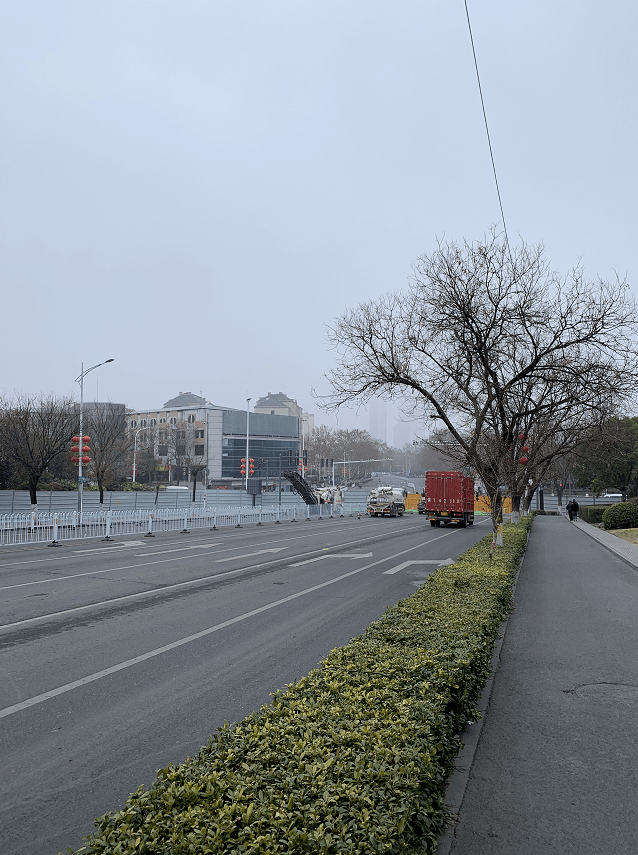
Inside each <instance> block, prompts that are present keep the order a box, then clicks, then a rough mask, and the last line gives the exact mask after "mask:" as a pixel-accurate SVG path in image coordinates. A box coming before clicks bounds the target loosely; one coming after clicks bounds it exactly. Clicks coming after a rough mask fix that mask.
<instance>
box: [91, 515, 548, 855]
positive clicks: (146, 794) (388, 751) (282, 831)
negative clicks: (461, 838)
mask: <svg viewBox="0 0 638 855" xmlns="http://www.w3.org/2000/svg"><path fill="white" fill-rule="evenodd" d="M532 519H533V517H531V516H530V517H527V518H525V519H524V520H523V521H522V522H521V523H519V524H518V525H516V526H513V525H511V524H506V525H505V526H504V529H503V541H504V546H503V547H502V548H501V549H498V550H497V552H496V553H495V556H494V558H493V560H492V561H490V545H491V540H492V536H491V534H490V535H488V536H487V537H485V538H483V540H482V541H480V542H479V543H478V544H477V545H476V546H475V547H473V548H472V549H470V550H468V552H466V553H464V554H463V555H462V556H461V557H460V558H459V559H458V560H457V561H456V562H455V563H454V564H450V565H448V566H446V567H445V568H441V569H439V570H438V571H437V572H436V573H435V574H433V575H432V576H430V577H429V578H428V580H427V582H426V583H425V584H424V585H422V586H421V588H420V589H419V590H418V591H417V592H416V593H415V594H413V595H412V596H411V597H408V598H407V599H405V600H402V601H401V602H399V603H398V604H397V605H396V606H394V607H393V608H391V609H388V610H387V611H386V613H385V615H384V616H383V617H382V618H381V619H380V620H379V621H376V622H375V623H373V624H371V625H370V626H369V627H368V629H367V630H366V631H365V633H364V634H363V635H362V636H360V637H359V638H355V639H353V640H352V641H351V642H350V643H349V644H347V645H345V646H344V647H340V648H337V649H335V650H333V651H332V652H331V653H330V654H329V655H328V657H327V658H326V659H325V660H324V661H323V662H322V663H321V665H320V667H319V668H317V669H315V670H313V671H311V672H310V674H308V675H307V676H306V677H304V678H302V679H301V680H299V682H297V683H294V684H291V685H290V686H288V687H287V688H286V689H285V690H282V691H279V692H276V693H275V695H274V696H273V700H272V703H271V704H268V705H266V706H263V707H262V708H261V709H260V710H258V711H257V712H255V713H252V714H251V715H249V716H248V717H247V718H245V719H244V720H243V721H242V722H239V723H238V724H236V725H234V726H232V727H228V726H224V727H223V728H222V729H220V730H219V731H218V732H217V734H216V735H214V736H213V737H211V739H210V741H209V743H208V744H207V745H206V746H204V747H203V748H202V749H201V751H200V752H199V755H198V756H197V757H196V758H194V759H193V760H189V761H187V762H186V763H183V764H182V765H180V766H178V767H173V766H168V767H167V768H166V769H160V771H159V772H158V773H157V778H156V780H155V782H154V784H153V785H152V787H151V788H150V790H147V791H145V790H144V789H143V788H140V789H139V790H137V792H135V793H133V794H132V795H131V796H130V797H129V799H128V800H127V802H126V805H125V807H124V809H123V810H120V811H118V812H116V813H113V814H107V815H106V816H103V817H101V818H99V819H98V820H97V826H98V831H97V832H96V833H95V834H94V835H92V836H91V837H90V838H88V845H87V847H86V848H84V849H82V850H80V851H81V852H84V853H86V855H88V853H92V855H97V853H101V855H107V853H109V855H114V853H118V855H133V853H136V855H139V853H147V855H151V853H152V854H153V855H160V853H161V855H169V853H170V855H186V853H190V852H193V853H202V855H203V853H215V855H224V854H225V853H226V855H230V853H233V855H235V853H245V855H249V853H252V855H278V853H281V854H282V855H283V853H295V855H296V853H323V855H337V853H344V854H345V853H347V855H371V854H372V853H381V852H384V853H391V852H394V853H398V852H403V853H408V852H417V851H418V852H421V853H424V852H426V851H427V852H430V853H433V852H434V851H435V850H436V844H437V838H438V836H439V835H440V833H441V831H442V830H443V827H444V825H445V821H446V813H445V808H444V804H443V798H444V792H445V784H446V779H447V777H448V775H449V773H450V771H451V767H452V761H453V759H454V757H455V755H456V753H457V751H458V748H459V738H458V734H459V733H460V731H461V730H462V728H463V726H464V724H465V722H466V721H467V720H468V719H474V718H476V716H477V711H476V709H475V704H476V700H477V698H478V695H479V692H480V690H481V688H482V686H483V684H484V682H485V679H486V677H487V675H488V673H489V668H490V657H491V652H492V647H493V645H494V642H495V640H496V638H497V637H498V631H499V626H500V624H501V621H502V620H503V618H504V617H505V615H506V613H507V611H508V610H509V608H510V603H511V596H512V582H513V580H514V577H515V574H516V570H517V568H518V565H519V562H520V559H521V557H522V555H523V553H524V550H525V546H526V541H527V532H528V530H529V527H530V526H531V524H532Z"/></svg>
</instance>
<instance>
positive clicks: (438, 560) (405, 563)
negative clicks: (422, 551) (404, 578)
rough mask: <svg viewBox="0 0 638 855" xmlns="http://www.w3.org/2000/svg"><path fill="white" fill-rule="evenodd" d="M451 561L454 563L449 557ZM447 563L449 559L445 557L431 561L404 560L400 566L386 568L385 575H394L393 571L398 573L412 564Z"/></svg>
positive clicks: (438, 564)
mask: <svg viewBox="0 0 638 855" xmlns="http://www.w3.org/2000/svg"><path fill="white" fill-rule="evenodd" d="M449 561H450V563H453V562H452V561H451V559H449ZM447 563H448V559H445V558H435V559H434V560H433V561H430V560H428V561H422V560H415V561H404V562H403V564H399V565H398V567H393V568H392V569H391V570H384V571H383V575H384V576H392V574H393V573H398V572H399V570H405V568H406V567H409V566H410V565H411V564H436V565H437V566H438V567H440V566H441V564H447Z"/></svg>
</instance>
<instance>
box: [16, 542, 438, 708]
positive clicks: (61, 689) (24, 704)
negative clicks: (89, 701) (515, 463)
mask: <svg viewBox="0 0 638 855" xmlns="http://www.w3.org/2000/svg"><path fill="white" fill-rule="evenodd" d="M448 534H453V532H452V531H449V532H447V534H442V535H440V536H439V537H438V538H434V539H435V540H439V539H440V538H441V537H447V536H448ZM415 549H423V544H422V543H419V544H418V545H417V546H412V547H410V548H409V549H404V550H402V551H401V552H397V554H396V555H393V556H391V557H392V558H398V557H399V555H405V554H406V553H408V552H413V551H414V550H415ZM387 560H388V559H387V558H380V559H379V560H378V561H373V562H372V564H366V565H365V566H364V567H357V569H356V570H350V572H349V573H343V574H342V575H341V576H336V577H335V578H334V579H329V580H328V581H327V582H320V583H319V584H318V585H313V586H312V587H311V588H305V589H304V590H303V591H298V592H297V593H296V594H290V595H289V596H287V597H283V598H282V599H281V600H275V601H274V602H272V603H268V604H267V605H265V606H260V607H259V608H258V609H253V610H252V611H250V612H245V613H244V614H242V615H238V616H237V617H234V618H231V619H230V620H226V621H224V622H223V623H218V624H216V625H215V626H211V627H208V629H203V630H202V631H201V632H196V633H194V634H193V635H188V636H186V638H180V639H178V640H177V641H173V642H172V643H171V644H165V645H164V646H163V647H157V648H156V649H155V650H150V651H149V652H148V653H143V654H142V655H141V656H135V657H134V658H133V659H127V660H126V661H125V662H120V663H119V664H118V665H112V666H111V667H110V668H104V670H102V671H97V672H96V673H95V674H89V675H88V676H87V677H82V678H81V679H79V680H74V681H73V682H72V683H66V684H65V685H64V686H58V688H57V689H51V690H50V691H48V692H43V693H42V694H41V695H36V696H35V697H33V698H28V699H27V700H26V701H21V702H20V703H19V704H14V705H13V706H11V707H5V708H4V709H2V710H0V718H5V717H6V716H8V715H12V714H13V713H17V712H21V711H22V710H25V709H28V708H29V707H33V706H35V705H36V704H41V703H43V702H44V701H48V700H50V699H51V698H55V697H57V696H58V695H63V694H65V692H70V691H72V690H73V689H78V688H80V687H81V686H86V685H87V683H93V682H95V680H100V679H102V677H108V676H109V675H110V674H115V673H117V672H118V671H123V670H124V669H125V668H130V667H131V666H133V665H137V664H138V663H140V662H144V661H146V660H147V659H152V658H153V657H155V656H160V655H161V654H162V653H167V652H168V651H169V650H175V648H177V647H182V645H184V644H189V643H190V642H191V641H197V640H198V639H200V638H204V637H205V636H207V635H210V634H211V633H213V632H218V631H219V630H220V629H225V628H226V627H227V626H232V625H233V624H235V623H239V622H240V621H243V620H247V619H248V618H251V617H254V616H255V615H258V614H262V613H263V612H267V611H269V610H270V609H274V608H276V607H277V606H281V605H283V603H289V602H290V601H291V600H296V599H297V598H298V597H303V596H305V595H306V594H311V593H313V591H319V590H320V589H321V588H326V587H327V586H328V585H334V584H335V583H336V582H341V581H342V580H343V579H347V578H348V577H349V576H356V575H357V573H363V572H364V570H369V569H370V568H371V567H376V566H377V565H378V564H383V562H384V561H387ZM231 572H236V571H231ZM223 575H227V574H223Z"/></svg>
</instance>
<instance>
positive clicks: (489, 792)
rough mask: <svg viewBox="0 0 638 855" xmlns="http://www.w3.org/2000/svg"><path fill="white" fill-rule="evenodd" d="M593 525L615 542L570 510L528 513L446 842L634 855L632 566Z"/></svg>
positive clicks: (504, 850)
mask: <svg viewBox="0 0 638 855" xmlns="http://www.w3.org/2000/svg"><path fill="white" fill-rule="evenodd" d="M583 527H586V529H590V530H591V531H592V532H596V535H597V536H596V537H595V539H592V537H588V536H587V535H588V534H590V532H588V531H586V530H585V529H584V528H583ZM601 534H602V535H604V536H605V538H613V535H609V534H605V533H604V532H600V531H599V530H598V529H593V528H592V527H591V526H589V525H587V524H586V523H577V524H572V523H570V522H569V521H568V520H567V519H565V518H564V517H549V516H547V517H543V516H538V517H537V518H536V520H535V521H534V525H533V527H532V531H531V535H530V540H529V546H528V550H527V554H526V556H525V560H524V563H523V566H522V569H521V572H520V574H519V578H518V584H517V588H516V592H515V597H514V611H513V612H512V614H511V615H510V618H509V622H508V626H507V632H506V635H505V638H504V640H503V643H502V647H501V650H500V664H499V666H498V669H497V671H496V674H495V677H494V681H493V685H492V691H491V695H490V698H489V704H488V707H487V711H486V714H485V717H484V721H483V723H482V727H481V730H480V735H479V737H478V745H477V748H476V751H475V753H474V757H473V761H472V765H471V769H470V771H469V777H468V778H467V783H466V786H465V792H464V796H463V800H462V803H461V809H460V813H459V816H458V821H457V823H456V825H455V827H454V830H453V833H452V834H449V835H448V841H447V844H446V845H445V847H444V849H443V848H442V847H440V851H447V852H450V853H451V855H543V853H557V855H558V853H560V855H572V853H573V855H576V853H578V855H601V853H606V855H624V853H627V855H629V853H632V855H635V853H638V771H637V770H638V733H637V730H638V728H637V713H638V570H637V569H636V567H638V564H637V565H636V567H635V566H630V565H629V564H628V563H626V561H625V560H623V559H621V558H620V557H617V555H615V554H612V553H610V552H609V551H608V548H609V546H610V545H611V546H614V547H615V546H616V544H614V543H611V544H608V543H605V545H604V546H603V544H602V543H600V542H597V541H600V540H601V538H600V537H599V535H601ZM613 539H614V540H617V538H613ZM628 545H629V546H631V545H630V544H628ZM620 546H621V547H624V544H623V543H622V542H621V543H620ZM606 547H607V548H606ZM632 549H634V550H636V553H633V552H632V553H631V557H633V558H634V559H635V560H637V561H638V549H636V547H632Z"/></svg>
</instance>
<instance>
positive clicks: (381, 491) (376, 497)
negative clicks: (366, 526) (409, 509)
mask: <svg viewBox="0 0 638 855" xmlns="http://www.w3.org/2000/svg"><path fill="white" fill-rule="evenodd" d="M367 512H368V513H369V514H370V516H371V517H378V516H382V517H402V516H403V514H404V512H405V499H404V497H403V490H400V489H398V488H397V487H377V488H376V489H374V490H371V491H370V494H369V495H368V505H367Z"/></svg>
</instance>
